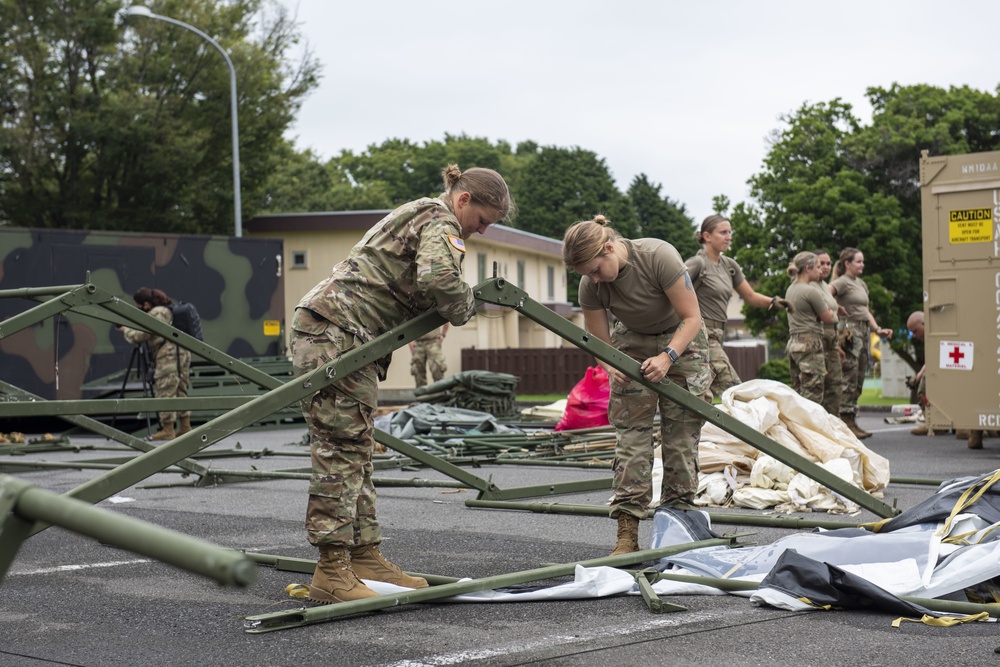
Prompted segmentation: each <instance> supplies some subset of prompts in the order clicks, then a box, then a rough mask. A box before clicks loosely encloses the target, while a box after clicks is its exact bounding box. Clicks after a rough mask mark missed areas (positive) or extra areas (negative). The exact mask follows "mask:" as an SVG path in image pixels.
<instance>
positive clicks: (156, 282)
mask: <svg viewBox="0 0 1000 667" xmlns="http://www.w3.org/2000/svg"><path fill="white" fill-rule="evenodd" d="M88 271H89V272H90V280H91V282H92V283H94V284H95V285H98V286H99V287H102V288H103V289H105V290H107V291H109V292H111V293H113V294H120V295H121V298H122V300H124V301H125V302H127V303H130V304H131V303H132V294H133V293H134V292H135V290H136V288H138V287H141V286H146V287H154V288H157V289H160V290H163V291H164V292H166V294H167V295H168V296H170V297H171V298H172V299H174V300H180V301H187V302H191V303H193V304H194V305H195V307H196V308H197V309H198V312H199V314H200V316H201V324H202V330H203V333H204V337H205V342H206V343H208V344H209V345H212V346H214V347H216V348H218V349H220V350H222V351H223V352H226V353H227V354H229V355H230V356H233V357H237V358H249V357H261V356H275V355H279V354H283V353H284V346H283V343H282V338H281V335H280V331H281V318H282V317H284V312H285V302H284V298H285V290H284V276H283V273H284V267H283V258H282V246H281V241H280V240H277V239H265V238H260V239H248V238H228V237H222V236H186V235H185V236H181V235H177V234H135V233H125V232H122V233H112V232H101V231H89V232H88V231H75V230H42V229H28V228H15V227H5V228H0V290H11V289H19V288H25V287H46V286H55V285H80V284H82V283H84V282H85V281H86V276H87V272H88ZM35 305H37V304H36V303H35V302H34V301H29V300H25V299H18V298H7V299H0V322H2V321H3V320H5V319H7V318H8V317H11V316H13V315H16V314H18V313H21V312H24V311H26V310H28V309H30V308H32V307H34V306H35ZM131 352H132V346H131V345H129V344H128V343H126V342H125V340H124V338H123V337H122V335H121V333H119V332H118V331H116V330H115V327H114V326H113V325H112V324H111V323H108V322H104V321H101V320H96V319H94V318H91V317H86V316H83V315H77V314H75V313H68V314H66V315H65V316H58V317H54V318H50V319H47V320H44V321H43V322H40V323H39V324H37V325H35V326H33V327H30V328H28V329H25V330H23V331H20V332H18V333H16V334H14V335H11V336H4V337H2V338H0V379H2V380H4V381H6V382H8V383H10V384H13V385H15V386H17V387H19V388H21V389H24V390H27V391H29V392H31V393H33V394H37V395H39V396H41V397H43V398H46V399H76V398H81V397H82V398H87V397H85V396H82V394H83V391H82V386H83V385H84V384H86V383H88V382H91V381H93V380H97V379H100V378H103V377H105V376H108V375H111V374H114V373H116V372H118V371H122V370H124V369H125V368H127V367H128V363H129V360H130V355H131Z"/></svg>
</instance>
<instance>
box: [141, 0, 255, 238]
mask: <svg viewBox="0 0 1000 667" xmlns="http://www.w3.org/2000/svg"><path fill="white" fill-rule="evenodd" d="M125 15H126V16H142V17H144V18H148V19H158V20H160V21H166V22H167V23H173V24H174V25H178V26H180V27H182V28H186V29H188V30H190V31H191V32H193V33H195V34H196V35H198V36H199V37H202V38H204V39H205V40H206V41H207V42H208V43H209V44H211V45H212V46H214V47H215V48H216V49H217V50H218V51H219V53H221V54H222V57H223V58H225V59H226V64H227V65H229V97H230V109H231V112H230V115H231V116H232V121H233V123H232V125H233V208H234V209H235V215H236V237H237V238H239V237H241V236H243V213H242V212H241V211H242V206H241V205H240V123H239V119H238V117H237V115H236V68H235V67H233V61H232V60H230V59H229V54H227V53H226V52H225V51H224V50H223V49H222V47H221V46H219V43H218V42H216V41H215V40H214V39H212V38H211V37H209V36H208V35H206V34H205V33H204V32H202V31H201V30H198V29H197V28H195V27H194V26H192V25H188V24H187V23H184V22H183V21H178V20H177V19H172V18H170V17H168V16H161V15H160V14H154V13H153V12H152V10H150V9H149V7H145V6H143V5H132V6H131V7H129V8H128V9H127V10H125Z"/></svg>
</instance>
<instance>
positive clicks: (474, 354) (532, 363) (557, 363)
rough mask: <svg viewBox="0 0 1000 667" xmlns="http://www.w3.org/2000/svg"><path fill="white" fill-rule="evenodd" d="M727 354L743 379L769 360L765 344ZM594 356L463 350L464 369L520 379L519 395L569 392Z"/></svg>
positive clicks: (571, 351) (571, 350)
mask: <svg viewBox="0 0 1000 667" xmlns="http://www.w3.org/2000/svg"><path fill="white" fill-rule="evenodd" d="M725 349H726V354H727V355H729V359H730V361H731V362H732V364H733V367H734V368H735V369H736V372H737V373H739V376H740V379H742V380H752V379H754V378H756V377H757V369H758V368H760V365H761V364H763V363H764V362H765V361H766V359H767V351H766V349H765V348H764V346H763V345H758V346H754V347H744V346H738V347H737V346H729V345H726V346H725ZM596 364H597V362H596V361H595V360H594V357H593V355H591V354H589V353H587V352H584V351H583V350H581V349H580V348H577V347H559V348H551V349H550V348H526V349H513V348H506V349H503V350H479V349H476V348H474V347H470V348H465V349H463V350H462V370H463V371H473V370H483V371H493V372H495V373H509V374H510V375H516V376H518V377H520V378H521V380H520V382H518V384H517V393H518V394H561V393H567V394H568V393H569V391H570V390H571V389H572V388H573V387H574V385H576V383H577V382H579V381H580V380H581V378H583V375H584V373H585V372H586V371H587V368H588V367H589V366H594V365H596Z"/></svg>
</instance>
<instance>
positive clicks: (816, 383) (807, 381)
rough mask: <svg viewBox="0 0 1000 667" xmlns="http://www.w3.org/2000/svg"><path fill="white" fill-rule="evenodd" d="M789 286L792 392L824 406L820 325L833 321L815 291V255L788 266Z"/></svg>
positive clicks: (817, 277) (798, 258)
mask: <svg viewBox="0 0 1000 667" xmlns="http://www.w3.org/2000/svg"><path fill="white" fill-rule="evenodd" d="M788 275H789V277H790V278H792V284H791V285H790V286H789V287H788V291H787V292H785V299H786V300H787V301H788V302H789V303H790V304H792V307H791V308H789V309H788V344H787V345H786V346H785V350H786V352H787V353H788V366H789V370H790V371H791V375H792V388H793V389H794V390H795V391H797V392H798V393H799V394H800V395H801V396H802V397H803V398H808V399H809V400H810V401H815V402H816V403H819V404H820V405H822V404H823V391H824V379H825V378H826V357H825V354H824V352H823V325H824V324H828V323H832V322H833V321H834V318H835V317H836V316H835V315H834V313H833V311H832V310H830V306H829V304H828V303H827V301H826V299H825V298H824V297H823V294H822V293H821V292H820V291H819V290H818V289H816V287H815V283H817V282H819V280H820V268H819V262H818V261H817V258H816V255H815V254H813V253H811V252H800V253H799V254H797V255H795V257H794V258H793V259H792V262H791V264H789V265H788Z"/></svg>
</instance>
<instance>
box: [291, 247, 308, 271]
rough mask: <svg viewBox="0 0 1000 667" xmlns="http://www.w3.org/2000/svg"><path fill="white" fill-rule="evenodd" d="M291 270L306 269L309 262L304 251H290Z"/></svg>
mask: <svg viewBox="0 0 1000 667" xmlns="http://www.w3.org/2000/svg"><path fill="white" fill-rule="evenodd" d="M292 268H293V269H308V268H309V261H308V259H307V255H306V251H305V250H293V251H292Z"/></svg>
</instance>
